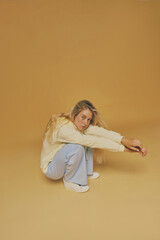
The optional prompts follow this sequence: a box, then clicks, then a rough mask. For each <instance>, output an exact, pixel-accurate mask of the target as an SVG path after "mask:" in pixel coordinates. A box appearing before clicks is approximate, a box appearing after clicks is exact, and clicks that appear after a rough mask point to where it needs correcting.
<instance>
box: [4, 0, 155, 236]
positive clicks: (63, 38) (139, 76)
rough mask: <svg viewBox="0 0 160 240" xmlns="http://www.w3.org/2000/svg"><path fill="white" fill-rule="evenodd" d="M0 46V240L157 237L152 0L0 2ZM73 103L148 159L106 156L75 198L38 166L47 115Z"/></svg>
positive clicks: (16, 0)
mask: <svg viewBox="0 0 160 240" xmlns="http://www.w3.org/2000/svg"><path fill="white" fill-rule="evenodd" d="M0 43H1V44H0V61H1V62H0V67H1V71H0V79H1V80H0V81H1V88H0V91H1V92H0V98H1V147H2V151H1V170H2V173H1V186H2V194H3V195H2V196H3V197H1V200H0V201H2V203H1V204H0V205H1V207H2V210H1V217H2V220H1V224H0V225H1V227H2V230H1V233H0V234H1V235H2V237H1V239H3V240H4V239H7V240H8V239H11V238H12V239H45V238H46V239H58V240H59V239H66V238H67V239H82V238H83V239H97V238H99V239H109V240H112V239H113V240H117V239H119V240H120V239H123V240H128V239H129V240H132V239H134V240H135V239H136V240H143V239H145V240H159V239H160V231H159V222H160V215H159V214H160V205H159V200H160V199H159V198H160V191H159V180H160V177H159V171H158V169H159V155H158V148H159V146H158V141H159V132H160V131H159V129H160V125H159V120H160V111H159V104H160V97H159V95H160V94H159V88H160V67H159V63H160V1H159V0H150V1H138V0H131V1H127V0H113V1H110V0H99V1H98V0H86V1H83V0H60V1H58V0H53V1H50V0H15V1H14V0H0ZM81 99H89V100H91V101H92V102H93V103H94V104H95V106H96V107H97V108H98V109H99V111H100V112H101V114H102V116H103V117H104V119H105V120H106V122H107V124H108V126H109V127H110V128H111V129H112V130H115V131H118V132H120V133H121V134H122V135H126V136H129V137H136V138H140V139H141V140H142V141H143V143H144V145H145V146H146V147H147V148H148V149H149V154H148V156H147V157H146V158H145V160H144V159H142V158H140V156H137V155H132V154H128V155H127V154H125V153H115V154H114V153H107V154H108V160H106V162H107V164H106V165H104V166H101V167H98V166H97V170H99V171H100V173H101V175H102V176H101V178H100V180H97V182H95V181H94V182H91V183H90V186H91V190H90V191H89V192H88V193H86V194H82V195H79V194H76V193H71V192H69V191H67V190H65V189H64V188H63V183H62V182H61V181H58V183H55V182H52V181H49V180H48V179H46V178H45V177H44V176H43V174H42V173H41V171H40V169H39V160H40V151H41V141H42V135H43V131H44V128H45V125H46V123H47V121H48V119H49V118H50V116H51V114H52V113H59V112H67V111H69V110H70V108H71V107H72V105H73V104H75V103H76V102H77V101H78V100H81ZM136 159H138V160H136Z"/></svg>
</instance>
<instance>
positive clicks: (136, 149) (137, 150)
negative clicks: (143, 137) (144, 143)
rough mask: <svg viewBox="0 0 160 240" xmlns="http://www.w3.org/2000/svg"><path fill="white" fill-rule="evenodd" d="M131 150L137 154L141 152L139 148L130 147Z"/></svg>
mask: <svg viewBox="0 0 160 240" xmlns="http://www.w3.org/2000/svg"><path fill="white" fill-rule="evenodd" d="M130 149H131V150H132V151H135V152H139V151H140V150H139V148H138V147H130Z"/></svg>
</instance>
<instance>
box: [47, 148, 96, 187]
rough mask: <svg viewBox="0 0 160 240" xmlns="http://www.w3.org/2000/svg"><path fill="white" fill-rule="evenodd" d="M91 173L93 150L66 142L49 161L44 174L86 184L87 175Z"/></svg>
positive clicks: (52, 177)
mask: <svg viewBox="0 0 160 240" xmlns="http://www.w3.org/2000/svg"><path fill="white" fill-rule="evenodd" d="M92 174H93V151H92V149H91V148H89V147H87V149H86V151H85V148H84V146H82V145H79V144H72V143H67V144H66V145H65V146H64V147H62V148H61V149H60V150H59V151H58V152H57V153H56V155H55V156H54V158H53V160H52V162H50V163H49V165H48V169H47V172H46V176H47V177H48V178H51V179H53V180H57V179H60V178H62V177H63V178H64V180H65V181H67V182H72V183H76V184H80V185H82V186H85V185H87V175H92Z"/></svg>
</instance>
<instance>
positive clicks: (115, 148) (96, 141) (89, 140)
mask: <svg viewBox="0 0 160 240" xmlns="http://www.w3.org/2000/svg"><path fill="white" fill-rule="evenodd" d="M55 137H56V140H57V141H59V142H64V143H76V144H80V145H83V146H87V147H91V148H101V149H107V150H109V151H112V152H123V151H124V146H123V145H122V144H119V143H117V142H115V141H113V140H111V139H109V138H105V137H104V136H98V135H97V136H96V135H88V134H84V133H81V132H79V131H78V130H76V129H75V128H74V127H73V126H72V125H71V124H65V125H64V126H62V127H61V128H59V130H58V131H57V133H56V136H55Z"/></svg>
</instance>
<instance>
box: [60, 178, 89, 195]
mask: <svg viewBox="0 0 160 240" xmlns="http://www.w3.org/2000/svg"><path fill="white" fill-rule="evenodd" d="M63 182H64V186H65V188H66V189H69V190H73V191H75V192H87V191H88V190H89V186H88V185H86V186H81V185H78V184H76V183H71V182H66V181H65V180H64V179H63Z"/></svg>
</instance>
